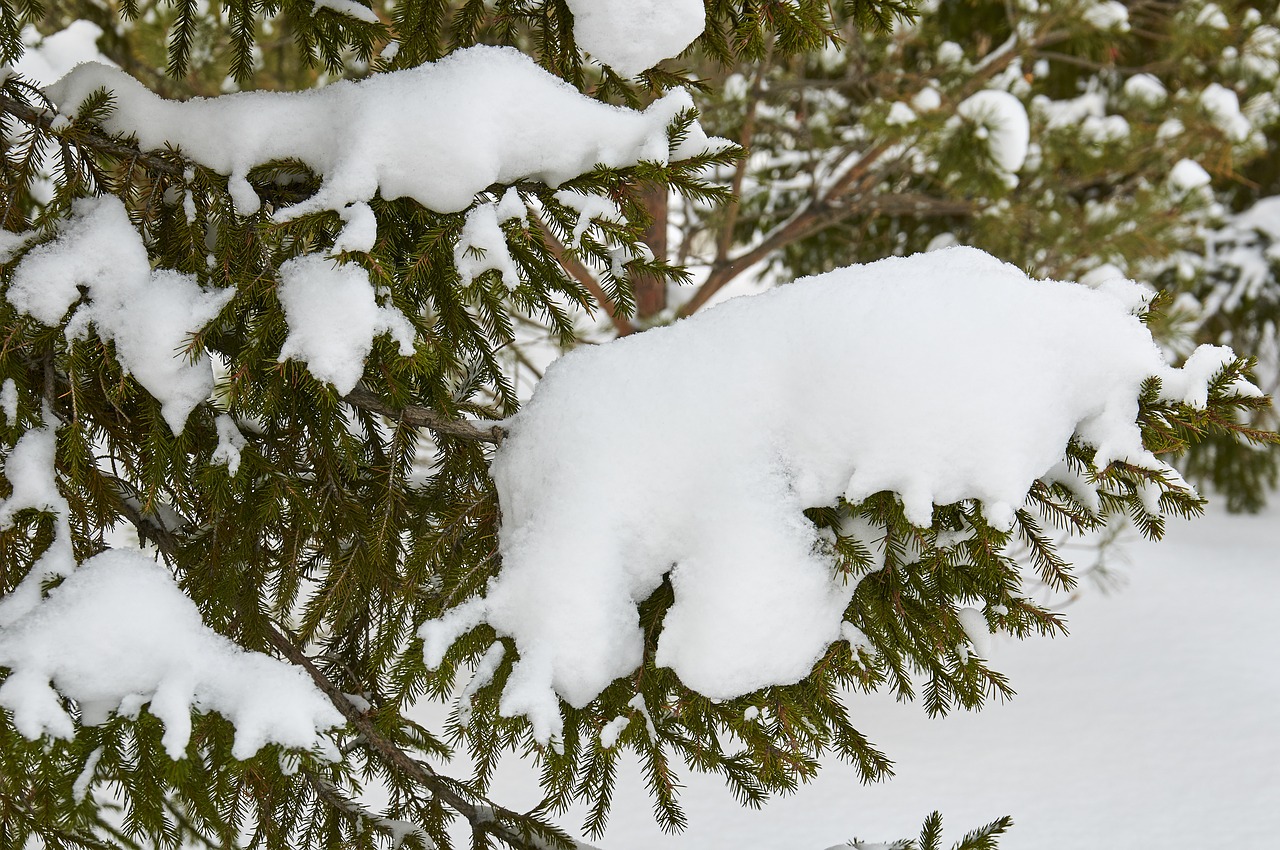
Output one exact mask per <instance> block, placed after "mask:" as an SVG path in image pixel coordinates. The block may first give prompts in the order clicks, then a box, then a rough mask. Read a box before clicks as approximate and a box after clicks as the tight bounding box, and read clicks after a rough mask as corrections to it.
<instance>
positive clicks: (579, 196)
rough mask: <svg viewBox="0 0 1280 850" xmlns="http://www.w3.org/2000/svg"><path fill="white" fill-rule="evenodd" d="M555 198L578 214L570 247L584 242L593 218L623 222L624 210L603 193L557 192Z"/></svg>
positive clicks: (616, 222) (617, 222)
mask: <svg viewBox="0 0 1280 850" xmlns="http://www.w3.org/2000/svg"><path fill="white" fill-rule="evenodd" d="M555 198H556V200H557V201H559V202H560V203H562V204H564V205H565V206H566V207H568V208H569V209H571V210H573V211H574V212H576V213H577V214H578V220H577V222H576V223H575V224H574V226H573V235H572V236H571V237H570V238H569V245H570V247H573V248H576V247H578V245H579V244H581V242H582V235H583V234H584V233H586V232H587V228H588V227H590V226H591V221H592V219H596V220H600V221H611V222H614V223H615V224H621V223H622V222H623V221H624V219H623V217H622V211H621V210H619V209H618V205H617V204H615V203H614V202H613V201H612V200H611V199H609V198H606V197H604V196H603V195H588V194H584V193H582V192H569V191H564V192H556V194H555Z"/></svg>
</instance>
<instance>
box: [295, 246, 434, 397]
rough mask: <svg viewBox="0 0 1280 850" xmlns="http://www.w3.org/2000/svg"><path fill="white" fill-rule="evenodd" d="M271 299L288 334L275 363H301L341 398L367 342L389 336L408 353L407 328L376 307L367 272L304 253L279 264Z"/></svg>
mask: <svg viewBox="0 0 1280 850" xmlns="http://www.w3.org/2000/svg"><path fill="white" fill-rule="evenodd" d="M276 296H277V297H278V298H279V299H280V304H281V306H282V307H284V316H285V321H286V322H287V323H288V324H289V335H288V336H287V337H285V340H284V344H283V345H282V346H281V347H280V359H281V360H282V361H284V360H301V361H303V362H305V363H306V364H307V371H308V372H310V373H311V374H312V376H313V377H315V378H316V380H319V381H326V382H328V383H330V384H333V386H334V388H335V389H336V390H337V391H338V392H339V393H342V394H343V395H346V394H347V393H349V392H351V390H353V389H355V386H356V384H357V383H358V382H359V381H360V377H361V376H362V375H363V374H364V360H365V358H366V357H368V356H369V352H370V351H372V350H373V338H374V337H375V336H378V335H380V334H384V333H388V334H391V337H392V339H394V340H395V341H396V342H397V343H399V345H400V353H401V354H402V355H404V356H405V357H408V356H409V355H410V354H413V342H414V330H413V325H412V324H411V323H410V322H409V320H408V319H407V318H405V315H404V314H403V313H401V312H400V311H399V310H397V309H396V308H395V307H394V306H391V305H387V306H381V305H379V304H378V300H377V296H376V293H375V292H374V289H373V284H372V282H371V281H370V280H369V272H368V271H366V270H365V269H364V268H363V267H361V266H358V265H356V264H355V263H338V262H337V261H335V260H333V259H332V258H330V257H326V256H323V255H321V254H304V255H302V256H301V257H295V258H293V259H292V260H288V261H287V262H284V263H282V264H281V265H280V286H279V287H278V288H277V289H276Z"/></svg>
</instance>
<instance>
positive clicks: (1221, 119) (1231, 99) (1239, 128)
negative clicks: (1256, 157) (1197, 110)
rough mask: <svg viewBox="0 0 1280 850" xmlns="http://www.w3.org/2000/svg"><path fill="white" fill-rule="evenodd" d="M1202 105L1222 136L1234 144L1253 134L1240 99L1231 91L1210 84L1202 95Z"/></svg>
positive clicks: (1216, 84)
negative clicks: (1242, 110) (1241, 109)
mask: <svg viewBox="0 0 1280 850" xmlns="http://www.w3.org/2000/svg"><path fill="white" fill-rule="evenodd" d="M1200 105H1201V106H1202V107H1204V111H1205V112H1206V113H1208V115H1209V117H1210V118H1212V119H1213V122H1214V124H1215V125H1216V126H1217V127H1218V129H1220V130H1222V134H1223V135H1224V136H1226V137H1227V138H1228V139H1230V140H1231V141H1233V142H1237V143H1239V142H1243V141H1246V140H1247V139H1248V138H1249V134H1250V133H1252V132H1253V127H1252V126H1251V125H1250V124H1249V119H1248V118H1246V117H1245V116H1244V113H1242V112H1241V111H1240V98H1239V97H1238V96H1237V95H1236V93H1235V92H1233V91H1232V90H1231V89H1229V88H1226V87H1225V86H1222V85H1219V84H1218V83H1210V84H1209V85H1207V86H1205V89H1204V91H1202V92H1201V93H1200Z"/></svg>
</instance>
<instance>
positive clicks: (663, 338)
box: [419, 248, 1230, 742]
mask: <svg viewBox="0 0 1280 850" xmlns="http://www.w3.org/2000/svg"><path fill="white" fill-rule="evenodd" d="M1113 294H1114V293H1112V292H1110V291H1105V292H1104V291H1098V290H1092V289H1089V288H1087V287H1084V286H1080V285H1077V284H1070V283H1057V282H1053V281H1037V282H1032V281H1030V280H1029V279H1028V278H1027V277H1026V275H1025V274H1023V273H1022V272H1021V271H1020V270H1018V269H1017V268H1015V267H1014V266H1011V265H1008V264H1005V263H1002V262H1000V261H999V260H996V259H995V258H993V257H991V256H990V255H987V254H984V253H983V252H981V251H978V250H975V249H972V248H951V249H948V250H945V251H937V252H934V253H930V254H918V255H916V256H913V257H907V258H890V259H887V260H882V261H880V262H878V263H872V264H869V265H866V266H853V267H850V268H847V269H841V270H838V271H835V272H831V273H829V274H826V275H821V276H818V277H814V278H809V279H806V280H802V281H798V282H796V283H795V284H793V285H789V286H785V287H780V288H778V289H775V290H772V291H770V292H768V293H765V294H762V295H759V296H755V297H753V298H742V299H737V300H736V301H733V302H730V303H727V304H724V305H721V306H719V307H716V308H715V309H713V310H709V311H706V312H704V313H702V314H700V315H698V316H696V317H694V318H692V319H689V320H686V321H683V322H680V323H678V324H676V325H673V326H671V327H666V328H656V329H654V330H651V331H649V332H647V333H645V334H643V335H639V336H635V337H629V338H626V339H623V340H620V341H617V342H614V343H610V344H608V345H602V346H595V347H591V348H582V349H578V350H576V351H574V352H572V353H570V354H568V355H566V356H565V357H563V358H561V359H560V360H558V361H556V362H555V363H554V364H553V365H552V366H551V368H550V369H548V371H547V374H546V377H545V379H544V380H543V381H542V383H541V384H539V386H538V389H537V390H536V391H535V392H534V394H533V398H532V399H531V400H530V402H529V404H528V405H526V406H525V407H524V409H523V410H522V411H521V412H520V413H519V414H518V415H517V416H515V417H513V418H512V419H511V420H509V424H508V429H509V431H508V433H509V436H508V438H507V439H506V440H505V441H504V443H503V445H502V446H501V447H500V448H499V450H498V452H497V455H496V456H495V459H494V462H493V465H492V472H493V478H494V481H495V483H496V485H497V487H498V493H499V499H500V501H501V503H502V510H503V521H502V529H501V551H502V556H503V566H502V570H501V572H500V573H499V575H498V576H497V577H496V578H495V579H493V580H492V581H491V582H490V584H489V586H488V589H487V593H486V595H485V596H484V597H483V598H473V599H471V600H468V601H467V602H465V603H464V604H462V605H459V606H457V607H456V608H453V609H452V610H450V611H448V612H446V614H445V615H444V616H443V617H442V618H440V619H437V620H433V621H429V622H427V623H426V624H424V625H423V627H422V629H421V631H420V632H419V634H421V635H422V637H423V638H424V643H425V653H426V657H427V661H428V664H430V665H431V666H436V665H438V664H439V663H440V661H441V659H442V658H443V655H444V653H445V651H446V650H447V648H448V647H449V646H450V645H451V644H452V643H453V641H454V640H456V639H457V638H458V637H459V636H460V635H461V634H463V633H465V632H466V631H468V630H470V629H472V628H474V627H475V626H477V625H479V624H480V623H481V622H487V623H489V624H490V625H492V626H493V627H494V629H496V630H497V632H498V633H499V634H501V635H508V636H511V637H513V638H514V639H515V641H516V644H517V646H518V648H519V649H520V654H521V656H520V660H519V661H518V662H517V663H516V665H515V667H514V668H513V671H512V674H511V678H510V679H509V680H508V682H507V684H506V687H505V689H504V691H503V697H502V702H501V711H502V713H503V714H504V715H507V716H513V715H517V714H522V715H525V716H527V717H528V718H529V720H530V721H531V722H532V724H533V728H534V734H535V736H536V737H537V738H538V739H539V740H541V741H543V742H546V741H547V740H549V739H550V738H552V737H555V736H556V735H557V734H558V731H559V725H560V714H559V708H558V702H557V700H556V694H559V695H560V696H561V697H563V698H564V699H565V700H566V701H567V702H569V703H570V704H571V705H575V706H582V705H585V704H586V703H587V702H589V701H590V700H592V699H593V698H594V697H595V696H596V695H598V694H599V693H600V691H601V690H602V689H603V688H604V687H605V686H607V685H608V684H609V682H611V681H613V680H614V679H615V678H617V677H618V676H622V675H626V674H627V673H629V672H630V671H632V670H633V669H635V667H636V666H637V665H638V664H639V663H640V660H641V649H642V633H641V630H640V627H639V620H638V615H637V610H636V606H637V604H638V603H639V602H640V601H641V600H643V599H644V598H646V597H647V596H648V595H649V594H650V593H652V592H653V590H654V588H655V587H657V586H658V584H659V583H660V582H661V581H662V578H663V576H664V574H666V573H667V572H668V571H670V572H671V581H672V584H673V586H674V589H675V602H674V604H673V605H672V606H671V609H670V610H669V611H668V612H667V614H666V616H665V619H664V622H663V631H662V636H661V638H660V639H659V642H658V648H657V658H656V661H657V663H658V664H659V665H662V666H667V667H670V668H671V669H673V670H674V671H675V672H676V673H677V674H678V675H679V676H680V678H681V680H682V681H683V682H684V683H685V684H687V685H688V686H689V687H691V688H693V689H694V690H697V691H698V692H700V693H702V694H705V695H707V696H710V697H714V698H721V699H725V698H731V697H734V696H737V695H740V694H744V693H748V692H750V691H753V690H756V689H758V688H761V687H765V686H767V685H772V684H787V683H791V682H795V681H798V680H799V679H801V678H802V677H803V676H805V675H807V674H808V672H809V671H810V670H811V669H812V666H813V663H814V662H815V661H816V660H817V659H818V657H819V656H820V655H821V654H822V652H824V651H825V650H826V649H827V647H828V646H829V645H830V644H831V643H832V642H833V641H835V640H838V639H839V635H840V622H841V619H842V615H843V613H844V610H845V608H846V606H847V604H848V601H849V598H850V596H851V594H852V593H853V589H854V588H853V585H852V584H846V583H845V582H844V580H843V579H842V578H840V577H838V575H835V576H833V569H832V564H831V562H830V559H829V558H828V557H827V556H826V555H824V554H823V551H822V549H821V547H820V545H819V542H818V538H817V532H816V529H815V528H814V526H813V525H812V524H811V523H809V522H808V521H807V520H805V519H804V516H803V513H802V511H803V509H804V508H806V507H811V506H816V505H830V504H834V503H835V502H836V500H837V498H839V497H840V496H842V495H843V496H845V497H846V498H847V499H848V500H849V501H850V502H854V503H856V502H861V501H862V500H864V499H865V498H867V497H868V496H870V495H871V494H873V493H877V492H880V491H882V490H892V491H894V492H896V493H900V494H901V495H902V501H903V507H904V510H905V511H906V516H907V518H908V519H909V520H910V521H912V522H913V523H915V524H917V525H920V526H928V525H929V523H930V521H931V516H932V511H933V505H934V503H937V504H950V503H952V502H956V501H959V500H961V499H978V500H981V502H982V503H983V510H984V512H985V514H986V516H987V518H988V520H989V521H990V522H992V523H993V524H997V525H1003V526H1004V527H1008V525H1009V524H1011V522H1012V519H1013V506H1015V505H1021V504H1022V502H1023V501H1024V499H1025V497H1026V494H1027V491H1028V489H1029V488H1030V487H1031V485H1032V483H1033V482H1034V481H1035V480H1036V479H1037V478H1040V477H1042V476H1045V475H1046V474H1048V473H1049V471H1050V470H1051V468H1053V467H1054V465H1055V464H1057V463H1059V462H1060V461H1062V459H1063V453H1064V450H1065V447H1066V445H1067V442H1068V440H1069V439H1070V438H1071V437H1072V435H1073V434H1074V435H1078V436H1079V437H1080V438H1081V439H1082V440H1084V441H1085V442H1087V443H1089V444H1091V445H1093V446H1095V447H1097V450H1098V453H1097V459H1098V460H1097V462H1098V463H1099V465H1102V466H1105V465H1106V464H1107V463H1108V462H1110V460H1112V459H1120V458H1124V459H1127V460H1128V461H1129V462H1132V463H1138V464H1142V465H1145V466H1148V467H1150V468H1152V469H1161V468H1162V465H1161V464H1160V463H1159V461H1157V460H1156V459H1155V458H1154V457H1152V456H1151V455H1150V454H1149V453H1147V452H1145V451H1144V450H1143V448H1142V444H1141V435H1140V433H1139V431H1138V428H1137V425H1136V424H1135V421H1134V419H1135V416H1136V414H1137V412H1138V404H1137V397H1138V391H1139V387H1140V385H1141V384H1142V383H1143V381H1145V380H1146V379H1147V378H1148V377H1149V376H1153V375H1154V376H1159V377H1161V379H1162V381H1163V382H1164V383H1163V387H1164V392H1166V393H1170V394H1171V396H1170V397H1173V398H1178V399H1185V400H1186V402H1187V403H1188V404H1192V405H1195V406H1197V407H1203V406H1204V404H1205V398H1204V392H1205V388H1204V385H1205V384H1206V383H1207V381H1208V379H1209V378H1210V377H1211V376H1212V374H1213V373H1215V372H1216V371H1217V369H1218V368H1219V367H1221V366H1222V365H1224V363H1225V362H1229V360H1230V351H1229V350H1228V349H1217V348H1209V347H1203V348H1202V349H1200V350H1198V351H1197V353H1196V354H1194V355H1193V356H1192V357H1191V358H1190V359H1189V360H1188V361H1187V366H1186V367H1185V368H1184V370H1175V369H1171V368H1170V367H1168V366H1167V364H1166V363H1165V362H1164V360H1163V358H1162V356H1161V355H1160V353H1159V351H1158V349H1157V348H1156V346H1155V344H1154V343H1153V342H1152V339H1151V336H1150V332H1149V331H1148V330H1147V329H1146V327H1145V326H1144V325H1142V323H1141V322H1140V321H1139V320H1138V319H1137V318H1136V317H1135V316H1133V315H1132V314H1131V313H1130V309H1129V308H1130V306H1131V302H1130V301H1129V300H1128V299H1127V297H1120V298H1117V297H1113ZM1121 295H1122V296H1123V295H1124V293H1121ZM814 316H820V317H822V321H821V322H818V323H815V322H814V319H813V317H814ZM904 327H909V328H910V329H911V332H910V333H907V334H904V333H903V332H902V330H901V329H902V328H904ZM801 329H802V330H803V332H802V333H801V332H799V331H800V330H801ZM859 363H860V364H872V366H871V367H870V368H866V369H851V368H849V364H859ZM815 364H827V368H815ZM923 375H928V376H929V379H928V380H927V382H925V383H921V376H923ZM673 378H675V379H676V380H673ZM1010 388H1017V391H1016V393H1012V394H1011V392H1010ZM868 399H874V400H875V402H876V403H875V404H868V403H867V400H868ZM941 421H946V422H947V423H948V427H947V428H946V429H943V430H939V428H938V427H937V423H938V422H941ZM655 457H662V458H664V459H665V462H664V463H663V464H662V465H660V466H659V467H657V468H656V469H655V467H654V465H653V463H652V459H653V458H655ZM566 458H572V459H573V462H572V463H570V462H568V461H566ZM1166 471H1167V472H1169V473H1172V471H1171V470H1167V468H1166ZM689 505H696V506H698V509H697V510H696V511H691V510H689V508H688V506H689ZM1152 510H1158V507H1156V506H1153V508H1152ZM672 564H675V565H676V566H675V567H674V569H673V568H672Z"/></svg>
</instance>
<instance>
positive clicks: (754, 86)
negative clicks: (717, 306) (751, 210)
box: [715, 53, 772, 265]
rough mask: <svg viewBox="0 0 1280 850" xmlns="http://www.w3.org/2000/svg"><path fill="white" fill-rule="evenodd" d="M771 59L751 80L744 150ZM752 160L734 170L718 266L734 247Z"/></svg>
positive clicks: (741, 142)
mask: <svg viewBox="0 0 1280 850" xmlns="http://www.w3.org/2000/svg"><path fill="white" fill-rule="evenodd" d="M770 58H772V53H770V54H769V56H766V57H765V59H764V61H762V62H761V63H760V64H759V65H757V66H756V72H755V74H754V76H753V77H752V80H751V89H750V91H749V96H750V98H751V99H750V101H749V102H748V103H747V114H746V117H745V118H743V120H742V134H741V136H740V138H739V139H738V144H739V145H741V146H742V147H743V149H747V148H750V147H751V139H752V137H753V136H754V135H755V131H756V114H757V113H758V112H759V108H760V99H761V98H762V97H763V96H764V75H765V72H766V70H767V69H768V66H769V60H770ZM750 160H751V157H749V156H740V157H738V162H737V163H736V164H735V165H734V168H733V181H732V182H731V183H730V191H732V192H733V197H731V198H730V199H729V203H728V205H727V206H726V207H725V211H724V224H722V225H721V227H720V244H719V245H717V246H716V260H715V264H716V265H719V264H721V263H724V262H725V261H726V260H728V259H729V250H730V249H731V248H732V247H733V229H734V227H735V226H736V225H737V223H738V213H739V212H740V211H741V209H742V204H741V200H740V198H741V195H742V183H743V181H744V180H745V179H746V176H747V165H748V163H749V162H750Z"/></svg>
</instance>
